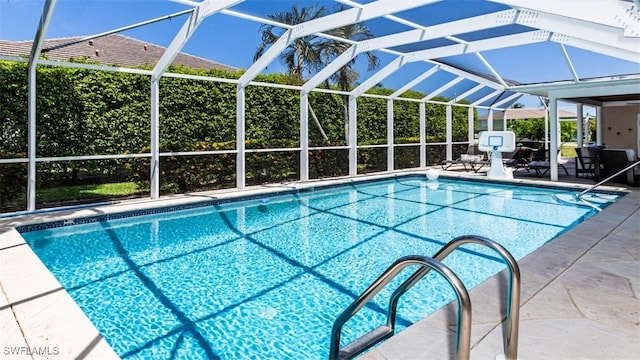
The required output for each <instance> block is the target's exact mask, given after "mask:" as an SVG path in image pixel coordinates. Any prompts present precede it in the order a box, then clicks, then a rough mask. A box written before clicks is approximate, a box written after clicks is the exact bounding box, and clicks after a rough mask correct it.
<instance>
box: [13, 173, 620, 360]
mask: <svg viewBox="0 0 640 360" xmlns="http://www.w3.org/2000/svg"><path fill="white" fill-rule="evenodd" d="M568 193H569V191H567V190H562V189H551V188H536V187H518V186H513V185H504V184H495V183H483V182H476V181H461V180H448V179H441V180H439V181H438V182H428V181H426V179H424V178H418V177H411V176H408V177H401V178H396V179H393V180H385V181H379V182H368V183H362V184H356V185H354V184H350V185H348V186H344V187H335V188H331V189H324V190H322V189H321V190H316V191H309V192H303V193H290V194H285V195H280V196H277V197H272V198H262V199H253V200H246V201H242V202H237V203H227V204H218V205H212V206H207V207H199V208H193V209H188V210H177V211H169V212H161V213H155V214H150V215H143V216H133V217H124V218H120V219H115V220H104V221H100V222H96V221H95V219H94V220H90V221H86V222H87V223H84V224H75V225H71V226H62V227H55V228H48V229H43V230H33V229H32V228H23V229H22V231H23V236H24V238H25V239H26V241H27V242H28V244H29V245H30V246H31V247H32V249H33V250H34V252H35V253H36V254H37V255H38V256H39V257H40V258H41V259H42V261H43V262H44V263H45V264H46V265H47V267H48V268H49V269H50V270H51V272H52V273H53V274H54V275H55V276H56V278H57V279H58V280H59V281H60V283H61V284H62V285H63V286H64V287H65V288H66V289H67V291H68V292H69V294H70V295H71V296H72V297H73V299H74V300H75V301H76V302H77V303H78V304H79V305H80V307H81V308H82V309H83V311H84V312H85V313H86V314H87V316H88V317H89V319H91V321H92V322H93V324H94V325H95V326H96V327H97V328H98V329H99V330H100V332H101V333H102V334H103V336H104V337H105V338H106V340H107V342H108V343H109V344H110V345H111V346H112V347H113V348H114V350H115V351H116V352H117V353H118V355H120V356H121V357H122V358H124V359H166V358H174V359H178V358H180V359H198V358H202V359H216V358H220V359H245V358H259V359H287V358H291V359H321V358H326V357H327V353H328V348H329V336H330V331H331V326H332V324H333V321H334V320H335V318H336V317H337V315H338V314H339V313H340V312H341V311H342V310H343V309H344V308H345V307H347V306H348V304H349V303H351V302H352V301H353V299H354V298H355V297H357V296H358V295H359V294H360V293H361V292H362V291H363V290H364V289H365V288H366V287H367V286H368V285H369V284H370V283H371V282H372V281H373V280H375V279H376V278H377V277H378V276H379V275H380V274H381V273H382V272H383V271H384V270H385V269H386V268H387V267H388V266H389V265H390V264H391V263H392V262H393V261H395V260H396V259H397V258H399V257H401V256H404V255H411V254H420V255H428V256H431V255H433V254H434V253H435V252H437V251H438V250H439V249H440V248H441V247H442V246H443V245H444V244H446V243H447V242H448V241H450V240H451V239H452V238H454V237H456V236H460V235H468V234H473V235H480V236H484V237H488V238H490V239H492V240H495V241H497V242H499V243H501V244H502V245H503V246H505V247H506V248H507V249H508V250H509V251H510V252H511V253H512V254H513V256H514V257H515V258H516V259H520V258H522V257H523V256H525V255H527V254H529V253H530V252H532V251H533V250H535V249H537V248H538V247H540V246H541V245H543V244H545V243H546V242H548V241H550V240H552V239H553V238H555V237H557V236H558V235H559V234H561V233H562V232H564V231H566V230H567V229H569V228H571V227H572V226H574V225H575V224H577V223H579V222H582V221H584V220H585V219H587V218H589V217H590V216H592V215H594V214H595V212H596V210H595V209H594V208H593V207H589V206H576V205H571V204H568V203H567V202H563V201H558V199H557V197H553V196H552V195H554V194H555V195H562V194H565V195H566V194H568ZM610 198H611V199H614V198H615V196H611V197H610ZM606 203H607V201H605V202H604V203H603V204H601V205H602V206H606ZM78 222H82V221H77V222H76V223H78ZM58 225H59V224H58ZM29 230H32V231H29ZM445 264H447V265H448V266H449V267H451V268H452V270H453V271H455V272H456V273H457V274H458V276H459V277H460V278H461V279H462V281H463V282H464V283H465V285H466V286H467V287H468V288H471V287H473V286H474V285H477V284H479V283H480V282H482V281H484V280H485V279H487V278H488V277H490V276H492V275H494V274H495V273H497V272H499V271H501V270H502V269H504V268H505V266H504V264H503V263H502V262H501V261H500V260H498V259H497V258H496V257H495V256H494V254H492V253H490V252H487V250H485V249H482V248H478V247H475V246H474V245H466V246H464V247H463V248H461V249H459V250H456V251H455V252H454V253H453V254H452V255H450V256H449V257H448V258H447V259H446V261H445ZM410 272H412V271H407V273H410ZM406 275H407V276H408V275H409V274H406ZM430 276H431V277H427V278H425V279H424V280H423V281H422V282H421V283H420V284H419V285H417V286H416V287H414V288H413V289H411V290H410V291H409V292H408V293H407V294H406V295H405V296H404V297H403V299H402V300H401V303H400V307H399V310H398V324H399V328H401V329H402V328H405V327H406V326H408V325H410V324H412V323H414V322H416V321H418V320H419V319H421V318H423V317H425V316H426V315H428V314H429V313H431V312H433V311H435V310H437V309H438V308H440V307H442V306H443V305H445V304H446V303H448V302H450V301H451V300H452V299H453V298H454V294H453V291H452V290H451V289H450V288H449V287H448V286H447V285H446V283H445V282H444V280H442V279H439V278H438V277H437V276H436V275H435V274H430ZM405 277H406V276H405ZM402 279H403V277H402V276H401V277H399V278H398V279H397V280H396V281H400V280H402ZM525 281H526V280H525ZM390 285H391V286H388V289H385V290H387V291H383V292H382V293H380V294H379V295H378V296H377V297H376V298H374V301H373V302H372V303H371V304H370V305H369V306H368V307H367V308H365V309H364V310H363V311H361V312H360V313H359V314H358V315H356V316H355V317H354V318H353V319H352V320H351V321H350V322H348V323H347V325H346V326H345V328H344V331H343V341H344V342H348V341H350V340H352V339H354V338H355V337H357V336H360V335H362V334H364V333H365V332H368V331H370V330H371V329H373V328H376V327H378V326H380V325H382V324H383V323H384V322H385V319H386V318H385V314H386V301H387V299H388V296H389V295H390V293H391V291H392V290H393V287H392V285H393V283H392V284H390Z"/></svg>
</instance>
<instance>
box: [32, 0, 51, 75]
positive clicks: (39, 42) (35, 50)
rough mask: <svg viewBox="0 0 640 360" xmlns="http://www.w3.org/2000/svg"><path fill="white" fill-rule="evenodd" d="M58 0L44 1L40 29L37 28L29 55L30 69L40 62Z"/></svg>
mask: <svg viewBox="0 0 640 360" xmlns="http://www.w3.org/2000/svg"><path fill="white" fill-rule="evenodd" d="M57 2H58V0H47V1H46V2H45V3H44V7H43V9H42V15H41V17H40V22H39V23H38V30H36V36H35V38H34V41H33V44H32V45H31V53H30V55H29V69H34V68H35V64H36V63H37V62H38V58H39V57H40V53H41V52H42V46H43V45H44V38H45V36H46V35H47V30H48V29H49V24H50V23H51V17H52V16H53V10H55V8H56V3H57Z"/></svg>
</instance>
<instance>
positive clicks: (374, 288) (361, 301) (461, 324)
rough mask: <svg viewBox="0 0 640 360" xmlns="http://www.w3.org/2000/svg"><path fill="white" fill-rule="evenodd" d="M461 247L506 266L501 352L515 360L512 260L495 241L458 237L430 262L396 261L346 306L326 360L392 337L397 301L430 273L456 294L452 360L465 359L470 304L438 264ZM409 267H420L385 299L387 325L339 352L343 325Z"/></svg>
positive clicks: (516, 293) (516, 283)
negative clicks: (489, 252)
mask: <svg viewBox="0 0 640 360" xmlns="http://www.w3.org/2000/svg"><path fill="white" fill-rule="evenodd" d="M464 244H480V245H484V246H487V247H489V248H491V249H493V250H494V251H495V252H497V253H498V254H499V255H500V256H501V257H502V258H503V260H504V261H505V262H506V263H507V269H508V272H509V282H508V285H507V286H508V289H507V311H506V318H507V320H506V321H507V333H506V334H505V341H504V352H505V355H506V359H507V360H516V359H517V357H518V321H519V313H520V268H519V267H518V263H517V262H516V261H515V259H514V258H513V256H512V255H511V254H510V253H509V252H508V251H507V250H506V249H505V248H504V247H503V246H502V245H500V244H498V243H496V242H495V241H492V240H489V239H487V238H483V237H479V236H470V235H467V236H460V237H457V238H455V239H453V240H451V241H450V242H449V243H448V244H446V245H445V246H444V247H443V248H442V249H440V251H438V253H436V254H435V255H434V256H433V258H430V257H427V256H421V255H409V256H405V257H402V258H399V259H398V260H396V261H395V262H394V263H393V264H392V265H391V266H390V267H389V268H388V269H387V270H386V271H385V272H384V273H383V274H382V275H381V276H380V277H379V278H378V279H376V281H374V282H373V283H372V284H371V285H370V286H369V287H368V288H367V289H366V290H365V291H364V292H363V293H362V294H361V295H360V296H359V297H358V298H357V299H356V300H355V301H354V302H353V303H351V305H349V306H348V307H347V308H346V309H345V310H344V311H343V312H342V313H341V314H340V315H339V316H338V318H337V319H336V321H335V322H334V324H333V328H332V329H331V345H330V348H329V359H331V360H338V359H351V358H353V357H355V356H357V355H359V354H360V353H362V352H363V351H365V350H367V349H369V348H370V347H372V346H374V345H376V344H378V343H380V342H382V341H384V340H386V339H388V338H390V337H392V336H393V335H394V333H395V320H396V308H397V306H398V300H399V299H400V297H401V296H402V295H403V294H404V293H406V292H407V291H408V290H409V289H411V288H412V287H413V286H414V285H415V284H417V283H418V282H419V281H420V280H421V279H422V278H423V277H424V276H425V275H427V274H428V273H429V272H430V271H431V270H435V271H436V272H437V273H439V274H440V275H442V276H443V277H444V278H445V279H446V280H447V282H448V283H449V284H450V285H451V287H452V288H453V290H454V292H455V293H456V298H457V303H458V313H457V318H458V322H457V329H456V360H467V359H469V351H470V346H471V300H470V298H469V293H468V292H467V289H466V287H465V286H464V284H463V283H462V281H460V278H458V276H457V275H456V274H455V273H454V272H453V271H451V269H449V268H448V267H447V266H446V265H444V264H443V263H442V262H441V261H442V260H443V259H444V258H446V257H447V256H448V255H449V254H450V253H451V252H453V251H454V250H455V249H456V248H457V247H459V246H461V245H464ZM411 265H420V268H419V269H418V270H416V271H415V272H414V273H413V274H412V275H411V276H410V277H409V278H407V279H406V280H405V281H404V282H403V283H402V284H400V286H398V288H397V289H396V290H395V291H394V292H393V294H392V295H391V298H390V299H389V307H388V314H387V324H386V325H383V326H380V327H378V328H377V329H375V330H373V331H371V332H369V333H367V334H365V335H363V336H362V337H360V338H358V339H356V340H354V341H353V342H351V343H349V344H347V345H346V346H344V347H343V348H340V335H341V333H342V327H343V326H344V324H345V323H346V322H347V321H348V320H349V319H350V318H351V317H353V315H355V314H356V313H357V312H358V311H359V310H360V309H362V307H364V306H365V305H366V304H367V303H368V302H369V300H371V299H372V298H373V297H374V296H375V295H376V294H378V292H380V290H382V289H383V288H384V287H385V286H386V285H387V284H388V283H389V282H390V281H391V280H392V279H393V278H395V277H396V276H397V275H398V274H399V273H400V272H401V271H402V270H403V269H404V268H406V267H407V266H411Z"/></svg>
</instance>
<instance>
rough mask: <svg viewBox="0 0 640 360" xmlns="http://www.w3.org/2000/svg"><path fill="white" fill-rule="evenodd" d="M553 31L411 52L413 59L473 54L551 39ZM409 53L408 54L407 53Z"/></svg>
mask: <svg viewBox="0 0 640 360" xmlns="http://www.w3.org/2000/svg"><path fill="white" fill-rule="evenodd" d="M550 37H551V33H550V32H549V31H545V30H535V31H529V32H524V33H519V34H513V35H505V36H499V37H494V38H489V39H483V40H477V41H472V42H469V43H468V44H456V45H447V46H441V47H437V48H432V49H427V50H421V51H416V52H413V53H410V54H411V55H412V58H413V59H414V60H413V61H418V60H428V59H436V58H444V57H449V56H456V55H463V54H472V53H476V52H481V51H487V50H495V49H502V48H506V47H512V46H520V45H528V44H535V43H539V42H544V41H547V40H549V38H550ZM407 55H408V54H407Z"/></svg>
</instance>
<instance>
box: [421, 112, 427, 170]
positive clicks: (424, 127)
mask: <svg viewBox="0 0 640 360" xmlns="http://www.w3.org/2000/svg"><path fill="white" fill-rule="evenodd" d="M419 109H420V120H419V122H420V125H419V126H420V167H426V166H427V105H426V104H425V103H424V102H420V107H419Z"/></svg>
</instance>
